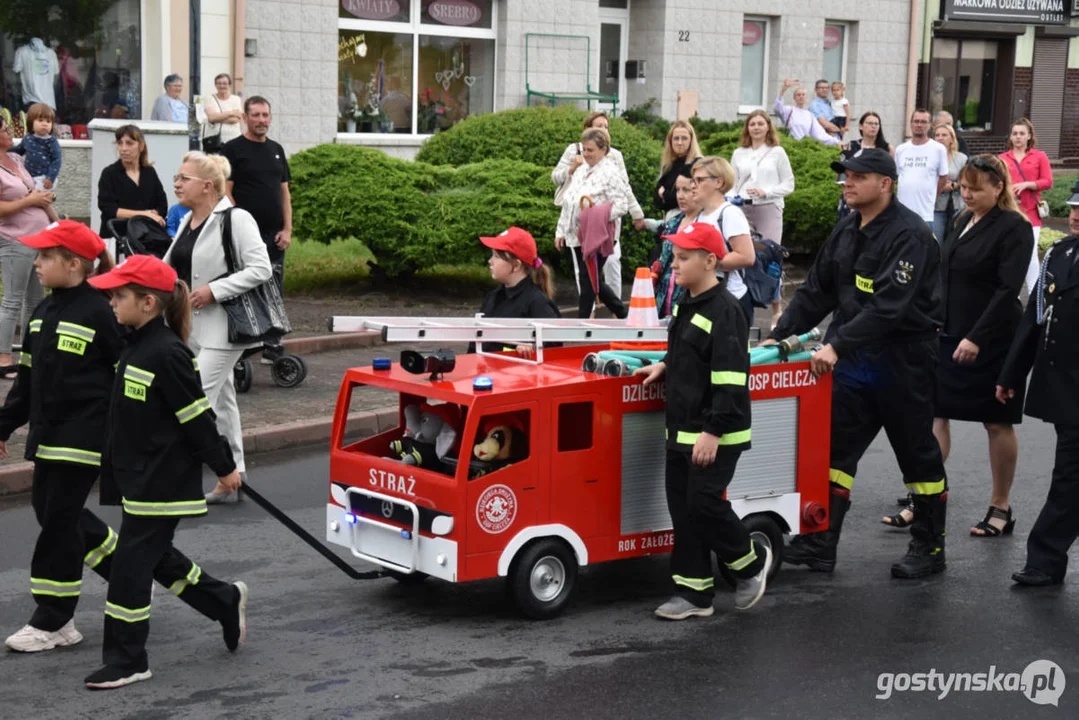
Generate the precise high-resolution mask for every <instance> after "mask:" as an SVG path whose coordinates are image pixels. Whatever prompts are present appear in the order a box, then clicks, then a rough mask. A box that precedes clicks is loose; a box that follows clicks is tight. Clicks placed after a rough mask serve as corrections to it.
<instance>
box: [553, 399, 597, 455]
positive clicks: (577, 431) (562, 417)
mask: <svg viewBox="0 0 1079 720" xmlns="http://www.w3.org/2000/svg"><path fill="white" fill-rule="evenodd" d="M592 407H593V406H592V403H590V402H572V403H563V404H561V405H559V406H558V452H573V451H574V450H588V449H589V448H590V447H592Z"/></svg>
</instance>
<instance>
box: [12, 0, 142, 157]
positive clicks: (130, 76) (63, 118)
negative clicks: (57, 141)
mask: <svg viewBox="0 0 1079 720" xmlns="http://www.w3.org/2000/svg"><path fill="white" fill-rule="evenodd" d="M77 5H78V7H77V9H76V4H75V3H62V4H55V5H50V4H48V3H42V2H40V0H4V1H3V2H0V68H2V72H0V106H2V107H3V108H4V109H5V110H7V111H9V112H10V113H12V119H13V120H15V124H16V125H18V123H19V113H20V112H22V111H25V110H26V108H27V107H28V106H29V105H31V104H33V103H35V102H44V103H46V104H48V105H51V106H52V107H53V109H54V110H55V111H56V116H57V125H58V126H60V127H59V128H58V130H59V131H60V133H61V137H65V136H66V137H70V135H67V132H69V128H70V126H76V129H75V131H76V132H79V131H80V128H79V126H85V125H86V124H88V123H89V122H90V121H91V120H92V119H94V118H95V117H111V118H138V117H141V116H142V108H141V102H142V98H141V87H142V45H141V37H140V27H141V22H142V20H141V17H140V2H139V0H113V1H112V2H109V1H108V0H105V1H104V2H100V1H99V2H95V3H89V4H81V3H80V4H77Z"/></svg>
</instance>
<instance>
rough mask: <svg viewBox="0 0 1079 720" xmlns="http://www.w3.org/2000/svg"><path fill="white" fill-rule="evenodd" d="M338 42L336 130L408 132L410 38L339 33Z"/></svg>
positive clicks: (410, 109) (351, 32)
mask: <svg viewBox="0 0 1079 720" xmlns="http://www.w3.org/2000/svg"><path fill="white" fill-rule="evenodd" d="M338 37H339V41H338V45H337V63H338V69H339V71H340V78H339V80H338V90H337V102H338V106H339V107H338V125H337V129H338V130H339V131H341V132H350V133H351V132H361V133H392V132H397V133H408V132H412V41H413V36H412V35H410V34H403V33H381V32H357V31H353V30H341V31H340V34H339V36H338Z"/></svg>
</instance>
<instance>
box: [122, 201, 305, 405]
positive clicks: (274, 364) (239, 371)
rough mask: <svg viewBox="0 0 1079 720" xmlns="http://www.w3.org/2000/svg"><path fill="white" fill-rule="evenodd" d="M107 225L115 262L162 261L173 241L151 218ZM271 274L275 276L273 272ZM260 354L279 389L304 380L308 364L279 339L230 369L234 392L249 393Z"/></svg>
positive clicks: (248, 353) (247, 354)
mask: <svg viewBox="0 0 1079 720" xmlns="http://www.w3.org/2000/svg"><path fill="white" fill-rule="evenodd" d="M106 225H107V226H108V229H109V232H110V233H112V236H113V237H114V238H116V260H117V261H118V262H119V261H120V260H121V259H122V258H125V257H131V256H132V255H154V256H156V257H158V258H164V257H165V253H166V252H168V249H169V245H171V244H172V238H170V237H169V234H168V232H167V231H166V230H165V228H163V227H161V226H160V225H158V224H157V223H156V222H155V221H153V220H151V219H150V218H146V217H141V216H136V217H133V218H131V219H129V220H109V221H108V222H107V223H106ZM274 272H278V270H277V268H274ZM258 354H262V356H263V357H264V358H266V359H267V360H269V361H270V362H271V364H270V377H272V378H273V381H274V383H275V384H276V385H277V386H278V387H283V388H291V387H296V386H297V385H299V384H300V383H302V382H303V381H304V380H305V379H306V378H307V363H305V362H304V360H303V358H301V357H300V356H299V355H289V354H287V353H286V352H285V348H284V346H283V345H281V343H280V338H278V339H277V340H275V341H273V342H268V343H267V344H265V345H263V346H261V347H253V348H249V349H247V350H245V351H244V354H243V355H242V356H241V357H240V359H239V360H238V361H237V362H236V365H234V366H233V368H232V374H233V381H234V382H235V384H236V392H240V393H245V392H247V391H249V390H250V389H251V385H252V383H253V382H254V379H255V366H254V364H253V363H252V362H251V357H252V356H253V355H258Z"/></svg>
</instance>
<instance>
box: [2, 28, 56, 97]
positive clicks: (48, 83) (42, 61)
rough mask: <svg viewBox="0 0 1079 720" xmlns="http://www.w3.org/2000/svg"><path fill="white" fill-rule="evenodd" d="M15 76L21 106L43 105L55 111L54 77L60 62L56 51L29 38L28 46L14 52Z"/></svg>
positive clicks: (38, 40)
mask: <svg viewBox="0 0 1079 720" xmlns="http://www.w3.org/2000/svg"><path fill="white" fill-rule="evenodd" d="M13 70H14V71H15V74H16V75H18V76H19V82H20V83H21V85H22V101H23V105H32V104H33V103H45V104H46V105H48V106H49V107H51V108H52V109H53V110H55V109H56V89H55V86H56V76H57V75H59V74H60V62H59V61H58V60H57V59H56V51H55V50H53V49H52V48H50V47H48V46H47V45H45V41H44V40H42V39H41V38H31V40H30V42H29V44H27V45H23V46H22V47H21V48H19V49H18V50H16V51H15V65H14V67H13Z"/></svg>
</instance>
